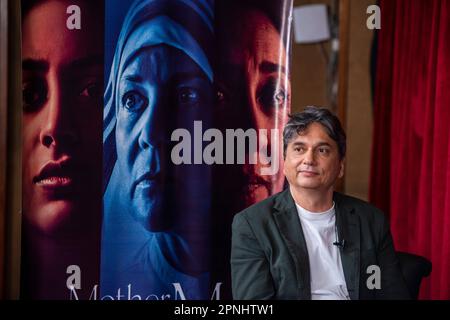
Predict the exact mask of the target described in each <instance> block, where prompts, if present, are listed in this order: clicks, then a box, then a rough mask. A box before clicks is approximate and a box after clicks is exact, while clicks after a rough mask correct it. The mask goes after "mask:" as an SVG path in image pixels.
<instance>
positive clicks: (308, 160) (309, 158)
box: [303, 149, 315, 165]
mask: <svg viewBox="0 0 450 320" xmlns="http://www.w3.org/2000/svg"><path fill="white" fill-rule="evenodd" d="M314 160H315V159H314V152H313V150H312V149H308V150H307V151H306V152H305V157H304V158H303V163H304V164H307V165H313V164H314Z"/></svg>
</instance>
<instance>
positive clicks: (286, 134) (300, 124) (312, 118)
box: [283, 106, 347, 159]
mask: <svg viewBox="0 0 450 320" xmlns="http://www.w3.org/2000/svg"><path fill="white" fill-rule="evenodd" d="M314 122H317V123H320V124H321V125H322V126H323V127H324V128H325V130H326V131H327V133H328V135H329V136H330V138H331V139H333V140H334V141H336V144H337V146H338V151H339V156H340V158H341V159H343V158H344V157H345V151H346V148H347V142H346V135H345V131H344V129H342V125H341V122H340V121H339V119H338V117H336V116H335V115H334V114H333V113H332V112H331V111H330V110H328V109H326V108H319V107H315V106H308V107H306V108H305V110H303V111H302V112H298V113H294V114H291V115H289V121H288V122H287V124H286V126H285V127H284V130H283V156H284V157H286V150H287V146H288V144H289V142H291V141H292V139H294V138H295V137H296V135H298V134H301V133H302V132H304V131H305V130H306V129H307V128H308V126H309V125H310V124H311V123H314Z"/></svg>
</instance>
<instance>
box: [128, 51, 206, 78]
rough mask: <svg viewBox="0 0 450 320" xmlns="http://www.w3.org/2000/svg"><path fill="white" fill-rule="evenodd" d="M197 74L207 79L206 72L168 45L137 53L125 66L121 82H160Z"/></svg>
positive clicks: (182, 53)
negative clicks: (149, 80)
mask: <svg viewBox="0 0 450 320" xmlns="http://www.w3.org/2000/svg"><path fill="white" fill-rule="evenodd" d="M180 73H182V74H195V75H197V76H198V77H202V78H205V79H206V75H205V74H204V72H203V71H202V70H201V69H200V68H199V67H198V66H197V64H196V63H195V62H194V61H193V60H192V59H191V58H190V57H189V56H188V55H187V54H186V53H184V52H183V51H181V50H179V49H177V48H175V47H172V46H168V45H166V44H161V45H156V46H150V47H145V48H142V49H141V50H138V51H136V53H135V54H134V55H133V56H131V57H130V58H129V59H128V60H127V63H126V64H125V65H124V70H123V72H122V74H121V81H122V80H124V79H128V80H136V81H138V80H140V81H142V80H144V79H143V78H148V79H152V80H153V81H156V82H159V81H161V82H162V81H164V79H168V78H169V77H170V76H172V75H173V74H180Z"/></svg>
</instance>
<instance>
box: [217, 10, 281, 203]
mask: <svg viewBox="0 0 450 320" xmlns="http://www.w3.org/2000/svg"><path fill="white" fill-rule="evenodd" d="M225 23H227V24H229V25H228V27H229V28H227V29H226V30H227V33H226V34H225V35H224V37H223V39H222V43H221V51H220V56H219V59H220V63H219V66H220V69H219V72H218V75H217V79H218V81H217V82H218V85H219V90H221V93H222V95H221V97H222V100H223V101H222V104H223V106H222V109H224V110H226V112H225V113H226V115H225V117H228V125H230V124H231V126H234V127H238V128H242V129H244V130H247V129H249V128H254V129H256V132H257V133H259V132H260V131H261V130H266V133H267V134H266V135H265V136H264V135H262V136H258V146H259V148H258V149H257V152H256V153H248V154H247V157H248V158H247V159H250V158H252V159H255V160H256V161H257V162H256V164H249V160H247V162H246V164H245V165H243V166H242V167H241V169H240V170H241V171H242V174H243V178H242V182H243V190H242V192H241V193H242V195H243V198H244V202H245V204H244V205H245V206H249V205H251V204H253V203H255V202H259V201H261V200H263V199H265V198H267V197H268V196H270V195H271V194H274V193H276V192H279V191H281V190H282V188H283V184H284V176H283V173H282V172H283V170H282V165H283V156H282V131H283V127H284V124H285V123H286V121H287V115H288V112H289V107H290V79H289V75H288V73H287V70H288V66H287V63H288V61H287V59H286V49H285V47H284V45H283V40H282V39H281V37H280V34H279V32H278V30H277V29H276V28H275V27H274V25H273V24H272V22H271V21H270V19H269V18H268V17H267V16H266V15H265V14H263V13H262V12H261V11H259V10H256V9H242V10H239V11H236V12H234V13H233V17H231V18H230V19H229V20H226V21H225ZM272 129H278V130H279V131H278V133H279V135H278V137H277V138H276V139H273V138H272V136H271V130H272ZM261 137H263V138H262V139H261ZM265 137H267V138H265ZM274 144H278V148H275V149H274V150H275V151H276V154H272V155H271V156H272V164H273V161H274V157H275V156H276V157H277V158H278V160H279V163H278V164H279V166H278V170H276V171H275V172H274V173H273V174H271V175H265V174H262V168H263V167H267V165H266V164H264V163H263V161H261V159H263V156H264V153H259V154H258V152H259V151H260V150H261V147H263V148H265V149H266V150H268V153H267V154H268V155H269V156H270V153H271V148H272V147H273V146H274ZM247 152H248V151H247ZM263 160H264V159H263Z"/></svg>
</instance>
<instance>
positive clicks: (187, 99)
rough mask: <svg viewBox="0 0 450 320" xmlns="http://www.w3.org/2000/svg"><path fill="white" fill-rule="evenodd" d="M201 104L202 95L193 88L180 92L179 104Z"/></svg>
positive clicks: (182, 89) (183, 89) (186, 88)
mask: <svg viewBox="0 0 450 320" xmlns="http://www.w3.org/2000/svg"><path fill="white" fill-rule="evenodd" d="M199 102H200V93H199V92H198V91H197V90H195V89H193V88H188V87H185V88H181V89H180V90H179V92H178V103H179V104H180V105H183V104H191V105H192V104H197V103H199Z"/></svg>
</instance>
